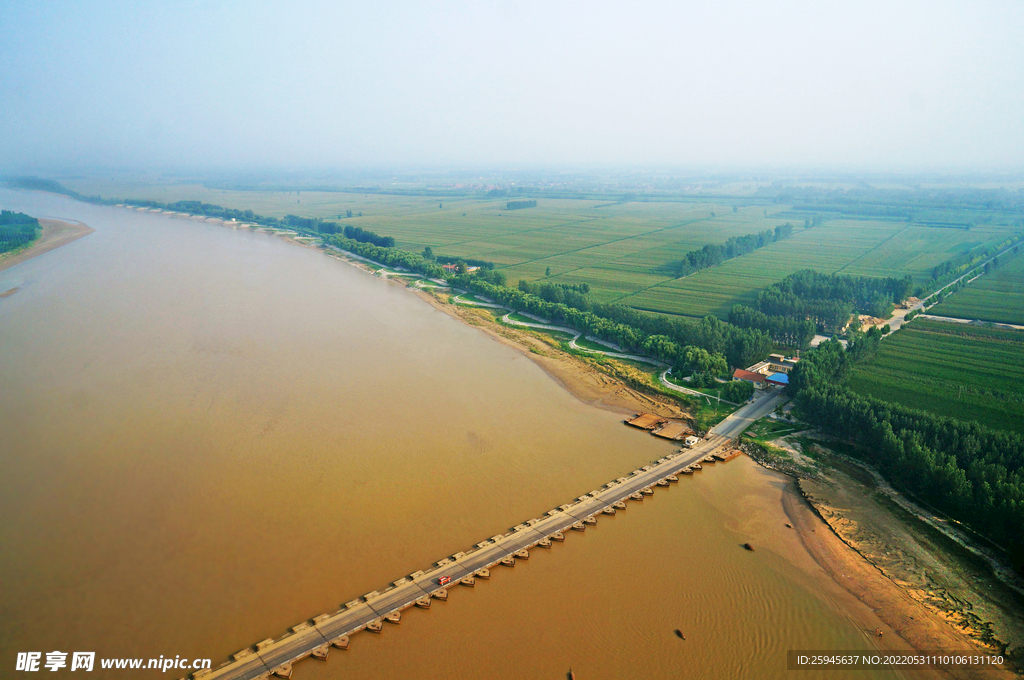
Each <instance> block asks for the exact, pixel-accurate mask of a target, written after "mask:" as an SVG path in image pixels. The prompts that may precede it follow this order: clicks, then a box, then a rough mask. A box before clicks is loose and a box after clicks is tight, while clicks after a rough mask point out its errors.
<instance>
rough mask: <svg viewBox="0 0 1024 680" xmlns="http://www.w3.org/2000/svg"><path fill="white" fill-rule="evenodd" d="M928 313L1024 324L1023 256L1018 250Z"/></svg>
mask: <svg viewBox="0 0 1024 680" xmlns="http://www.w3.org/2000/svg"><path fill="white" fill-rule="evenodd" d="M1004 257H1005V256H1004ZM929 314H937V315H939V316H952V317H957V318H962V319H980V320H981V321H993V322H996V323H1010V324H1017V325H1024V257H1022V256H1020V255H1019V254H1018V255H1015V256H1014V257H1012V258H1011V259H1010V260H1009V261H1004V262H1003V264H1002V266H1000V267H998V268H997V269H995V270H993V271H991V272H989V273H988V274H985V275H983V276H982V277H981V278H979V279H978V280H976V281H974V282H972V283H970V284H968V285H967V287H966V288H964V289H963V290H961V291H959V292H957V293H954V294H953V295H950V296H949V297H948V298H947V299H946V300H945V302H942V303H940V304H939V305H937V306H935V307H933V308H932V309H931V310H929Z"/></svg>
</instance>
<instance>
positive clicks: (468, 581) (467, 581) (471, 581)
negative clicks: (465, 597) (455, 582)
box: [459, 576, 476, 588]
mask: <svg viewBox="0 0 1024 680" xmlns="http://www.w3.org/2000/svg"><path fill="white" fill-rule="evenodd" d="M459 584H460V585H464V586H469V587H470V588H472V587H473V586H475V585H476V579H475V578H473V577H472V576H467V577H465V578H463V579H460V580H459Z"/></svg>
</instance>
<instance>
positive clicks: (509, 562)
mask: <svg viewBox="0 0 1024 680" xmlns="http://www.w3.org/2000/svg"><path fill="white" fill-rule="evenodd" d="M501 563H502V564H503V565H505V566H506V567H514V566H516V559H515V558H514V557H512V556H511V555H509V556H508V557H503V558H501Z"/></svg>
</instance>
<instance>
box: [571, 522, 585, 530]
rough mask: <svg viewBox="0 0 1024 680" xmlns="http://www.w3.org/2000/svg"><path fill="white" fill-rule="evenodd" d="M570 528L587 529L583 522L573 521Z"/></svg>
mask: <svg viewBox="0 0 1024 680" xmlns="http://www.w3.org/2000/svg"><path fill="white" fill-rule="evenodd" d="M571 528H572V529H574V530H576V531H586V529H587V528H586V527H585V526H583V522H573V523H572V527H571Z"/></svg>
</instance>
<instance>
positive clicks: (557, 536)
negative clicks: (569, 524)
mask: <svg viewBox="0 0 1024 680" xmlns="http://www.w3.org/2000/svg"><path fill="white" fill-rule="evenodd" d="M551 540H552V541H564V540H565V534H563V533H562V532H561V531H556V532H555V533H553V534H551Z"/></svg>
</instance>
